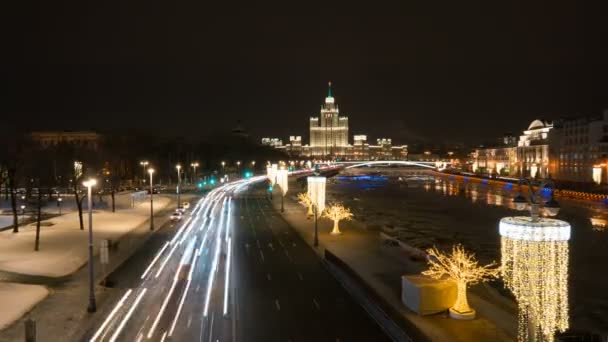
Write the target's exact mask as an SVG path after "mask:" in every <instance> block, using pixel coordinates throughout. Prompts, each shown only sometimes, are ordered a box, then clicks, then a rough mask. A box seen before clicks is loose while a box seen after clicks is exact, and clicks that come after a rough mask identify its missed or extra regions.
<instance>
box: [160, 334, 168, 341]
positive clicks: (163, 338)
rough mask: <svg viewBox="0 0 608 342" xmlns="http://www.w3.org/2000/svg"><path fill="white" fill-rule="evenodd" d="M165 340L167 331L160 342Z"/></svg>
mask: <svg viewBox="0 0 608 342" xmlns="http://www.w3.org/2000/svg"><path fill="white" fill-rule="evenodd" d="M165 338H167V332H166V331H165V333H164V334H163V337H161V338H160V342H163V341H164V340H165Z"/></svg>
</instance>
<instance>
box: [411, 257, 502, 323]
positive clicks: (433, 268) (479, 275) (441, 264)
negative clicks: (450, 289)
mask: <svg viewBox="0 0 608 342" xmlns="http://www.w3.org/2000/svg"><path fill="white" fill-rule="evenodd" d="M427 254H428V255H429V258H428V262H429V264H430V268H429V269H428V270H426V271H423V272H422V274H424V275H426V276H429V277H431V278H434V279H444V278H446V277H447V278H448V279H450V280H452V281H454V282H455V283H456V285H457V288H458V293H457V297H456V302H455V303H454V305H453V306H452V307H451V308H450V316H452V317H454V318H461V319H473V318H475V310H473V309H472V308H471V307H470V306H469V302H468V300H467V286H468V285H474V284H477V283H479V282H483V281H486V280H489V279H492V278H496V277H497V276H498V274H499V272H500V271H499V269H498V268H496V267H495V266H496V264H495V263H491V264H488V265H485V266H480V265H479V263H478V261H477V260H476V259H475V255H474V254H473V253H469V252H467V251H466V250H465V249H464V248H463V247H462V245H456V246H453V247H452V253H451V254H443V253H441V252H440V251H439V250H437V248H436V247H433V248H431V249H429V250H427Z"/></svg>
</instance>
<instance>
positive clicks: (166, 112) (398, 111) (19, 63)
mask: <svg viewBox="0 0 608 342" xmlns="http://www.w3.org/2000/svg"><path fill="white" fill-rule="evenodd" d="M209 3H210V2H207V1H179V2H173V1H156V0H154V1H118V2H114V1H95V2H84V1H80V2H79V1H74V2H64V3H59V2H56V1H40V2H39V3H38V4H36V5H35V7H28V8H23V7H21V8H15V9H8V8H4V9H3V10H2V12H3V14H2V16H3V18H2V21H3V24H2V26H3V31H4V32H3V43H2V44H3V49H2V50H3V52H2V57H1V58H2V74H3V77H2V78H3V81H5V82H7V83H6V86H5V87H3V88H4V89H5V90H3V91H2V95H1V98H2V100H1V102H2V103H1V106H2V108H3V110H2V111H3V114H2V121H1V122H2V126H3V127H4V128H5V129H6V128H8V129H14V128H17V129H22V130H39V129H94V130H99V131H107V130H117V129H118V130H121V131H124V130H130V129H136V130H144V131H155V132H158V134H159V135H168V136H176V135H183V136H187V137H198V136H202V135H208V134H211V133H217V132H221V131H229V130H230V129H232V128H233V127H235V126H236V123H237V121H239V120H240V121H242V123H243V126H244V128H245V129H246V130H247V131H248V132H249V133H250V134H251V135H252V136H253V137H256V138H257V137H261V136H278V137H282V138H287V136H289V135H294V134H297V135H303V136H305V137H306V138H305V139H306V142H307V141H308V139H307V135H308V134H307V133H308V118H309V117H310V116H311V115H317V114H318V112H319V107H320V105H321V103H322V102H323V98H324V96H325V94H326V91H327V81H329V80H331V81H332V83H333V85H334V94H335V97H336V101H337V103H338V105H339V106H340V109H341V111H342V113H343V114H345V115H347V116H349V119H350V129H351V130H350V133H351V139H352V134H361V133H366V134H368V135H369V137H370V138H372V139H375V138H379V137H392V138H393V140H394V141H397V142H400V143H408V142H411V141H414V140H418V139H421V140H425V141H437V140H441V141H448V142H460V141H462V142H468V143H479V142H482V141H484V140H489V139H494V138H496V137H498V136H500V135H502V133H504V132H508V131H512V132H514V133H519V132H520V131H521V130H522V129H524V128H526V127H527V125H528V124H529V122H530V121H532V120H533V119H535V118H548V119H552V118H557V117H560V116H576V115H594V114H599V113H600V112H601V110H602V109H603V108H608V65H607V64H608V43H607V42H608V35H607V33H608V29H607V28H608V25H606V17H605V13H606V12H605V11H604V10H603V9H602V8H600V7H599V6H598V7H593V6H591V5H590V2H587V1H584V2H583V1H552V2H546V3H545V4H541V3H540V2H534V4H530V3H528V2H522V3H520V4H518V3H514V2H510V1H506V2H497V1H483V2H478V3H468V4H464V3H462V2H456V1H443V2H433V1H418V2H413V1H401V3H402V4H398V5H383V4H381V3H380V2H373V1H372V2H370V1H366V2H363V5H362V6H355V5H354V4H353V3H352V2H351V3H347V4H338V3H337V2H331V1H326V2H323V3H313V2H307V1H297V2H296V1H289V2H283V3H284V5H282V6H280V5H276V4H275V5H272V6H271V5H267V6H264V5H260V4H257V3H255V2H250V4H249V5H247V6H243V5H240V4H238V3H236V2H224V3H226V5H225V6H226V7H219V6H218V5H213V6H212V5H210V4H209ZM286 6H289V7H286Z"/></svg>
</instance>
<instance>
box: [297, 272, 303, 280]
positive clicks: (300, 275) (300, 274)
mask: <svg viewBox="0 0 608 342" xmlns="http://www.w3.org/2000/svg"><path fill="white" fill-rule="evenodd" d="M298 278H300V280H304V277H303V276H302V273H300V272H298Z"/></svg>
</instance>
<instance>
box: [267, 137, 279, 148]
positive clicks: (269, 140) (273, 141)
mask: <svg viewBox="0 0 608 342" xmlns="http://www.w3.org/2000/svg"><path fill="white" fill-rule="evenodd" d="M262 145H264V146H270V147H276V148H278V147H282V146H283V140H281V139H279V138H262Z"/></svg>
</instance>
